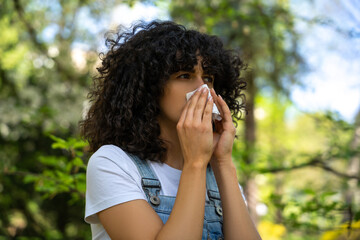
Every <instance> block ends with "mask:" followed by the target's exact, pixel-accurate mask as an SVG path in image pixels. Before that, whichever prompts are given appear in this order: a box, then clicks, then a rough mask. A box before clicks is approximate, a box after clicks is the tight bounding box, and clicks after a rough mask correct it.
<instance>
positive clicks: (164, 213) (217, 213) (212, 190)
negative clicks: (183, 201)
mask: <svg viewBox="0 0 360 240" xmlns="http://www.w3.org/2000/svg"><path fill="white" fill-rule="evenodd" d="M128 155H129V157H130V158H131V159H132V160H133V162H134V163H135V165H136V166H137V168H138V170H139V173H140V175H141V185H142V188H143V190H144V192H145V194H146V197H147V200H148V202H149V204H150V205H151V207H152V208H153V209H154V210H155V212H156V213H157V214H158V215H159V216H160V218H161V220H162V221H163V223H164V224H165V223H166V221H167V220H168V218H169V216H170V213H171V210H172V208H173V206H174V203H175V197H172V196H164V195H160V194H159V193H160V188H161V185H160V181H159V179H158V178H157V177H156V176H155V173H154V172H153V170H152V169H151V167H150V166H149V165H148V163H147V162H146V161H143V160H141V159H139V158H138V157H137V156H135V155H132V154H128ZM206 191H207V195H208V198H209V201H206V202H205V215H204V225H203V233H202V240H210V239H211V240H223V239H224V237H223V232H222V225H223V218H222V208H221V201H220V194H219V191H218V187H217V184H216V180H215V176H214V172H213V171H212V169H211V167H210V164H209V165H208V167H207V169H206Z"/></svg>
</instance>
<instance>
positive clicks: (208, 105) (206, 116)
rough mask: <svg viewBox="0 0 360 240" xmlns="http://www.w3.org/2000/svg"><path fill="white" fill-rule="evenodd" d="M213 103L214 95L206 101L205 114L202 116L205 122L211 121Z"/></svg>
mask: <svg viewBox="0 0 360 240" xmlns="http://www.w3.org/2000/svg"><path fill="white" fill-rule="evenodd" d="M213 104H214V100H213V98H212V97H210V99H209V100H208V101H207V103H206V106H205V110H204V114H203V116H202V121H203V122H205V123H211V118H212V107H213Z"/></svg>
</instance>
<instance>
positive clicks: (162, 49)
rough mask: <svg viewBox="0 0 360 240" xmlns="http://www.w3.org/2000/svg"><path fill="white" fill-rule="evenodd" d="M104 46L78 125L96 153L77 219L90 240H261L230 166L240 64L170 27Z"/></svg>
mask: <svg viewBox="0 0 360 240" xmlns="http://www.w3.org/2000/svg"><path fill="white" fill-rule="evenodd" d="M106 43H107V46H108V47H109V51H108V52H107V53H106V54H105V55H103V57H102V66H101V67H99V68H98V71H99V77H98V78H97V79H96V81H95V87H94V90H93V91H92V92H91V93H90V98H91V100H92V105H91V108H90V110H89V112H88V114H87V117H86V119H85V120H83V121H82V122H81V129H82V134H83V136H84V137H85V138H86V139H87V140H88V141H89V143H90V147H91V150H92V151H94V152H95V153H94V154H93V155H92V157H91V158H90V161H89V163H88V169H87V192H86V213H85V221H87V222H88V223H90V224H91V228H92V234H93V239H110V238H111V239H172V240H173V239H223V238H224V237H225V238H226V239H246V240H248V239H260V236H259V235H258V233H257V231H256V228H255V226H254V224H253V222H252V221H251V219H250V216H249V214H248V211H247V208H246V204H245V201H244V198H243V197H242V194H241V191H240V188H239V185H238V181H237V177H236V170H235V166H234V164H233V162H232V160H231V152H232V146H233V141H234V137H235V127H234V124H233V119H232V115H233V117H234V118H235V119H239V116H240V115H241V110H243V109H244V103H243V102H244V101H241V103H240V102H238V100H239V98H240V99H242V100H243V99H244V95H243V94H242V93H241V90H242V89H244V88H245V85H246V84H245V82H244V81H243V80H242V79H241V78H240V75H239V73H240V70H241V69H242V68H243V63H242V62H241V61H240V59H239V57H238V56H237V55H235V54H234V53H233V52H231V51H225V50H224V49H223V45H222V43H221V41H220V40H219V38H217V37H215V36H209V35H206V34H202V33H199V32H197V31H193V30H187V29H185V27H183V26H181V25H178V24H175V23H173V22H157V21H154V22H151V23H149V24H144V23H142V24H138V25H136V26H135V27H133V29H131V30H130V31H127V32H123V33H121V34H115V38H114V37H111V36H110V37H109V38H107V40H106ZM204 84H206V85H207V86H208V88H206V87H203V88H200V87H201V86H202V85H204ZM208 89H211V90H210V94H211V96H210V97H209V90H208ZM214 89H215V90H214ZM194 90H197V91H196V92H195V94H193V95H192V96H191V98H190V99H189V100H188V101H187V99H186V94H187V93H189V92H192V91H194ZM215 91H216V92H217V93H219V95H217V94H216V92H215ZM220 95H222V96H223V97H221V96H220ZM214 104H216V106H217V108H218V109H219V111H220V114H221V117H222V120H220V121H217V120H212V108H213V105H214ZM231 112H232V114H231ZM210 165H211V167H210Z"/></svg>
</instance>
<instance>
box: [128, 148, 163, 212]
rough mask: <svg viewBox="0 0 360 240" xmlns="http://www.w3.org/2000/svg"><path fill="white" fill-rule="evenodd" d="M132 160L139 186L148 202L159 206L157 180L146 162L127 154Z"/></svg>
mask: <svg viewBox="0 0 360 240" xmlns="http://www.w3.org/2000/svg"><path fill="white" fill-rule="evenodd" d="M127 154H128V156H129V157H130V158H131V159H132V160H133V162H134V163H135V165H136V167H137V168H138V170H139V173H140V175H141V186H142V188H143V190H144V192H145V194H146V197H147V199H148V201H150V202H151V203H152V204H153V205H155V206H157V205H159V204H160V199H159V197H158V195H159V192H160V189H161V185H160V181H159V179H158V178H157V177H156V175H155V174H154V172H153V170H152V169H151V167H150V166H149V164H148V163H147V162H146V160H142V159H140V158H139V157H138V156H136V155H133V154H130V153H127Z"/></svg>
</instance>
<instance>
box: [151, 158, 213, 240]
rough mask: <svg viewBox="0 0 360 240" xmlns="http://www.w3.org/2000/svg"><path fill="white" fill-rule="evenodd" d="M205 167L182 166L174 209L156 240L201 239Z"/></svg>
mask: <svg viewBox="0 0 360 240" xmlns="http://www.w3.org/2000/svg"><path fill="white" fill-rule="evenodd" d="M205 191H206V166H187V165H184V168H183V171H182V174H181V178H180V183H179V188H178V192H177V196H176V200H175V204H174V207H173V209H172V212H171V214H170V217H169V219H168V221H167V222H166V224H165V225H164V226H163V227H162V229H161V230H160V232H159V234H158V235H157V238H156V239H201V236H202V229H203V223H204V211H205Z"/></svg>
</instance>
